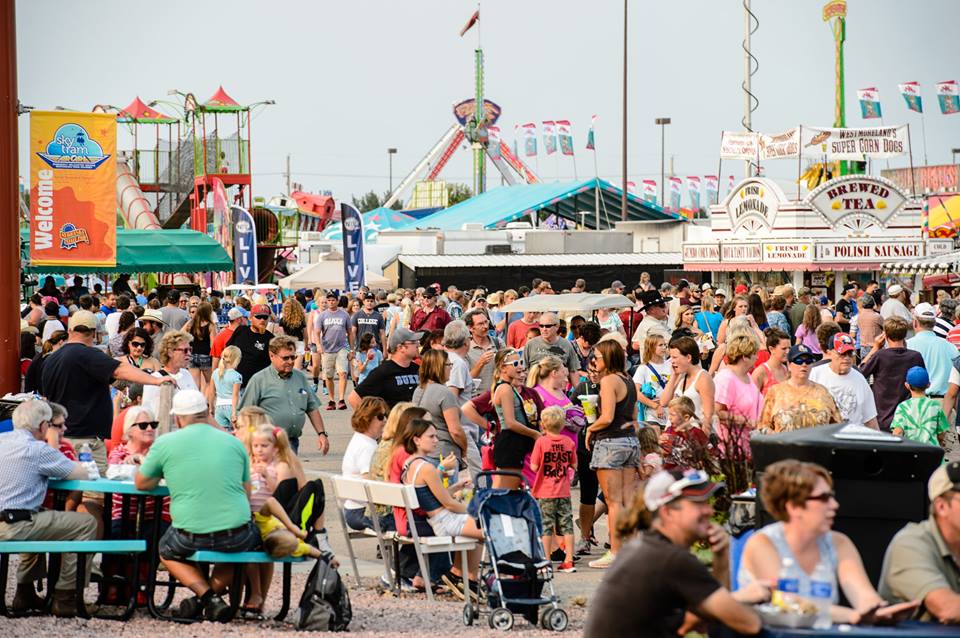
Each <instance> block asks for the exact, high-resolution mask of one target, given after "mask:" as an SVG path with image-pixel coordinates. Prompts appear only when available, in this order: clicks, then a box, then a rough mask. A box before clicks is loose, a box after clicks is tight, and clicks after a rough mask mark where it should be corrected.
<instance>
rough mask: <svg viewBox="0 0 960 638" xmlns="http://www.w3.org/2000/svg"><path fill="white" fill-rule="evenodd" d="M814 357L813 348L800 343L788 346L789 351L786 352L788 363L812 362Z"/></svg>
mask: <svg viewBox="0 0 960 638" xmlns="http://www.w3.org/2000/svg"><path fill="white" fill-rule="evenodd" d="M816 359H817V357H816V355H815V354H814V352H813V350H811V349H810V348H809V347H808V346H805V345H803V344H802V343H799V344H797V345H795V346H790V351H789V352H787V361H789V362H790V363H813V362H814V361H816Z"/></svg>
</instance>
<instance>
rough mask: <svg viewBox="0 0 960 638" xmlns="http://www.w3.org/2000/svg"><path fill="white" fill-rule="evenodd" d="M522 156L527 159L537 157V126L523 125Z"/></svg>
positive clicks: (531, 124)
mask: <svg viewBox="0 0 960 638" xmlns="http://www.w3.org/2000/svg"><path fill="white" fill-rule="evenodd" d="M523 154H524V155H526V156H527V157H536V156H537V125H536V124H534V123H533V122H527V123H526V124H524V125H523Z"/></svg>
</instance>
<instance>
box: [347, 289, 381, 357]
mask: <svg viewBox="0 0 960 638" xmlns="http://www.w3.org/2000/svg"><path fill="white" fill-rule="evenodd" d="M376 301H377V298H376V297H375V296H374V294H373V293H372V292H368V293H367V294H365V295H364V296H363V308H361V309H360V310H359V312H356V313H354V315H353V317H351V318H350V342H351V344H352V345H353V349H354V350H357V349H359V348H360V338H361V337H363V335H365V334H367V333H369V334H372V335H373V343H374V345H375V346H376V347H377V348H380V349H381V350H382V349H383V344H384V339H383V330H384V328H385V327H386V322H385V321H384V320H383V315H382V314H380V311H379V310H377V309H376V308H374V305H375V304H376Z"/></svg>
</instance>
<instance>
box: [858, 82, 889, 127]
mask: <svg viewBox="0 0 960 638" xmlns="http://www.w3.org/2000/svg"><path fill="white" fill-rule="evenodd" d="M857 99H858V100H860V117H862V118H863V119H865V120H872V119H874V118H881V117H883V111H882V110H881V109H880V91H878V90H877V87H875V86H868V87H867V88H865V89H860V90H859V91H857Z"/></svg>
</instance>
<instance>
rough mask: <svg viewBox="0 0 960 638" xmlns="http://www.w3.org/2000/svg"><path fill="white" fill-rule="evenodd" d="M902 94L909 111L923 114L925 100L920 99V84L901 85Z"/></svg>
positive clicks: (906, 83)
mask: <svg viewBox="0 0 960 638" xmlns="http://www.w3.org/2000/svg"><path fill="white" fill-rule="evenodd" d="M900 94H901V95H902V96H903V99H904V100H906V102H907V108H908V109H910V110H911V111H916V112H917V113H923V98H922V97H920V83H919V82H904V83H903V84H901V85H900Z"/></svg>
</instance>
